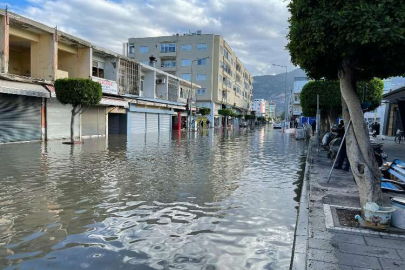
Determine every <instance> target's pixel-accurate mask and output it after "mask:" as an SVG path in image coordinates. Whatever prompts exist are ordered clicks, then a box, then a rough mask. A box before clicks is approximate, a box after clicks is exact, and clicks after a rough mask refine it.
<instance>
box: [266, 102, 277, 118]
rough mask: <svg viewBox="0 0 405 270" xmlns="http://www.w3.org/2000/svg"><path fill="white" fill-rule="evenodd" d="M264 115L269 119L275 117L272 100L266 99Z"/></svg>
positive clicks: (274, 106)
mask: <svg viewBox="0 0 405 270" xmlns="http://www.w3.org/2000/svg"><path fill="white" fill-rule="evenodd" d="M266 117H268V118H270V119H273V120H274V119H276V103H275V102H274V101H268V103H267V106H266Z"/></svg>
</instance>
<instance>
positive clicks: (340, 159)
mask: <svg viewBox="0 0 405 270" xmlns="http://www.w3.org/2000/svg"><path fill="white" fill-rule="evenodd" d="M337 133H338V135H337V136H338V137H340V138H342V139H343V136H344V135H345V125H344V122H343V120H340V123H339V127H338V130H337ZM336 158H337V160H336V165H335V169H338V170H341V169H343V170H345V171H349V168H350V163H349V159H348V158H347V152H346V139H345V140H344V141H343V143H342V148H341V149H340V152H339V155H338V156H337V157H336ZM345 161H346V162H345ZM343 164H345V166H344V167H343Z"/></svg>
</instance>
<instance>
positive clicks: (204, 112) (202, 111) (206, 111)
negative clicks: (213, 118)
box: [199, 107, 211, 116]
mask: <svg viewBox="0 0 405 270" xmlns="http://www.w3.org/2000/svg"><path fill="white" fill-rule="evenodd" d="M199 112H200V114H201V115H202V116H204V115H209V114H210V113H211V109H210V108H206V107H201V108H200V109H199Z"/></svg>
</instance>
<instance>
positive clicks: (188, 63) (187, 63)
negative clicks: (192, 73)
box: [181, 59, 191, 67]
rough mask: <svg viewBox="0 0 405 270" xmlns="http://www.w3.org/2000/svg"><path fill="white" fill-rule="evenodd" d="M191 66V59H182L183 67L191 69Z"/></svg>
mask: <svg viewBox="0 0 405 270" xmlns="http://www.w3.org/2000/svg"><path fill="white" fill-rule="evenodd" d="M190 65H191V60H190V59H181V66H182V67H189V66H190Z"/></svg>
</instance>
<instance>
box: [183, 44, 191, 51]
mask: <svg viewBox="0 0 405 270" xmlns="http://www.w3.org/2000/svg"><path fill="white" fill-rule="evenodd" d="M181 50H182V51H183V52H189V51H191V44H183V45H181Z"/></svg>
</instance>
